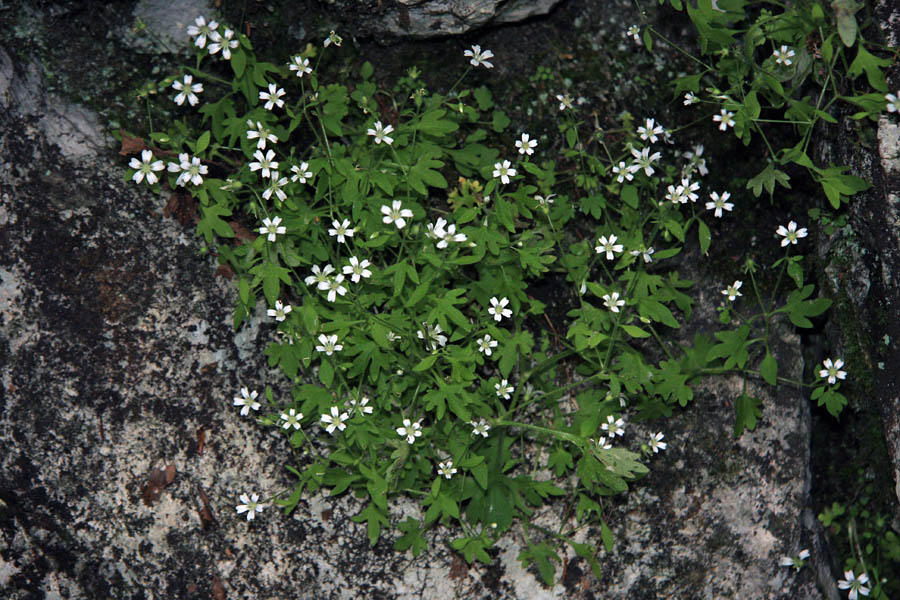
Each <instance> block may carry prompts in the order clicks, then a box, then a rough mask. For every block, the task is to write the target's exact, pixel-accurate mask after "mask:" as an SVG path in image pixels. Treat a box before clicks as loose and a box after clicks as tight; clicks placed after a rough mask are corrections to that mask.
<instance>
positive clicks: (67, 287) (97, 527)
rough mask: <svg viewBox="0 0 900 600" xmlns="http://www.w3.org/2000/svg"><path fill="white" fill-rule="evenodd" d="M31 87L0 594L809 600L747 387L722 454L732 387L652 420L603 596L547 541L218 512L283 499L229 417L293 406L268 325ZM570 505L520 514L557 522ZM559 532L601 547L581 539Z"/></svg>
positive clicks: (93, 133)
mask: <svg viewBox="0 0 900 600" xmlns="http://www.w3.org/2000/svg"><path fill="white" fill-rule="evenodd" d="M193 16H194V15H193V14H190V15H186V19H183V20H182V21H183V22H187V20H188V19H192V18H193ZM123 20H125V21H126V22H127V15H125V16H123ZM45 86H46V78H45V75H44V73H43V72H42V69H41V67H39V66H38V64H37V63H36V62H23V63H21V64H17V63H16V64H14V61H13V60H12V59H11V58H10V56H9V55H8V54H7V53H6V52H4V51H3V49H0V194H2V198H0V200H2V203H0V323H2V328H0V382H2V386H3V393H2V397H0V408H2V409H3V410H2V416H0V419H2V424H0V445H2V447H3V448H4V452H2V453H0V597H3V598H9V599H10V600H25V599H26V598H34V597H51V598H54V597H56V598H58V597H64V598H70V599H73V600H80V599H94V598H117V599H118V598H129V599H130V598H142V599H148V600H149V599H154V598H166V599H169V598H179V599H181V598H213V599H215V600H220V599H222V598H254V599H267V598H271V599H282V598H315V599H320V598H321V599H326V598H327V599H331V598H373V597H378V598H382V597H383V598H409V599H420V598H426V599H427V598H433V599H443V598H465V599H473V598H476V599H477V598H491V599H495V598H548V599H549V598H560V597H565V598H573V599H579V598H614V599H618V598H622V599H624V598H662V597H669V598H720V597H722V598H725V597H741V598H772V599H780V598H784V599H788V598H791V599H797V598H800V599H805V598H820V597H822V595H821V594H820V592H818V591H817V589H816V582H815V571H814V570H812V569H804V570H802V571H800V572H794V571H793V570H791V569H786V568H784V567H779V566H778V565H777V561H778V558H779V557H781V556H783V555H793V554H796V553H797V552H798V551H799V550H800V549H801V548H810V549H811V550H813V556H814V559H815V560H817V561H818V560H822V559H820V558H819V557H822V556H824V555H825V553H824V551H820V547H819V546H818V545H817V544H819V542H818V537H817V536H818V534H817V530H816V522H815V520H814V519H810V518H808V515H807V518H804V506H805V503H806V497H807V491H808V482H809V475H808V454H809V413H808V408H807V404H806V402H805V400H804V399H803V398H801V397H799V395H798V394H796V393H795V392H793V391H791V390H790V389H787V388H781V389H780V390H779V393H778V394H777V395H771V394H770V393H769V392H768V390H765V389H759V390H756V389H751V390H750V392H751V393H756V394H758V395H759V396H760V397H761V398H764V406H765V409H764V410H765V412H764V416H763V418H762V420H761V421H760V423H759V426H758V428H757V429H756V431H755V432H753V433H752V434H747V435H745V436H744V437H742V438H740V439H737V440H735V439H734V438H733V436H732V433H731V423H732V419H733V411H734V409H733V406H732V402H733V400H734V398H736V397H737V395H738V394H739V393H740V382H738V381H736V380H727V379H726V380H720V381H718V382H714V383H710V384H708V385H705V386H704V387H702V388H698V389H696V390H695V398H696V399H695V402H694V404H692V405H691V406H690V407H689V409H688V410H687V411H685V412H684V413H682V414H681V415H679V416H677V417H675V418H672V419H668V420H666V421H665V425H664V427H665V435H666V441H667V442H668V443H669V448H668V450H667V451H666V452H665V453H661V454H660V455H658V456H656V457H655V458H654V460H653V462H652V465H651V474H650V475H649V476H648V477H647V478H646V479H645V480H643V481H641V482H638V483H637V484H635V486H634V489H633V492H632V493H630V494H629V495H627V496H625V497H622V498H616V499H613V500H612V501H611V502H610V503H609V504H608V505H607V506H608V514H606V515H605V517H606V520H607V522H608V523H609V524H610V527H611V528H612V530H613V535H614V537H615V547H614V550H613V551H612V552H611V553H604V552H601V554H600V556H599V557H598V558H599V560H600V563H601V564H602V565H603V577H602V578H601V579H600V580H599V581H598V580H597V579H596V578H594V577H593V575H591V574H590V571H589V569H588V568H587V566H586V565H585V563H584V562H583V561H581V560H580V559H576V558H574V556H573V554H572V553H571V551H568V554H566V552H567V550H566V549H565V548H560V550H559V552H560V554H561V556H562V558H563V560H564V567H565V571H564V573H565V576H564V577H563V578H562V579H561V580H559V581H558V583H557V585H555V586H554V587H552V588H543V587H541V586H540V585H539V584H538V583H537V581H536V576H535V575H534V574H533V573H530V572H526V571H524V570H523V569H522V567H521V566H520V564H519V562H518V561H517V556H518V554H519V551H520V550H521V546H520V544H519V541H518V538H517V537H515V536H509V537H508V538H507V539H505V540H504V541H503V542H502V543H501V544H500V545H499V546H498V550H497V552H496V553H495V555H496V559H497V562H496V563H495V564H494V565H491V566H483V565H479V564H475V565H473V566H471V567H469V566H467V565H465V563H464V562H463V561H461V560H460V559H459V558H458V557H456V556H455V555H453V554H452V553H451V552H449V551H448V547H447V545H446V543H445V542H446V541H447V540H448V539H449V538H450V536H452V535H454V532H450V531H446V530H442V529H438V530H435V531H433V532H432V533H431V540H430V541H431V549H430V550H429V551H428V552H427V553H426V554H424V555H422V556H420V557H419V558H417V559H415V560H413V559H412V557H411V556H410V555H407V554H399V553H395V552H394V551H393V550H392V549H391V544H392V541H393V540H392V539H388V538H387V537H383V538H382V541H381V542H379V544H378V545H377V546H376V547H375V548H370V547H369V545H368V542H367V541H366V535H365V531H364V526H361V525H359V524H357V523H354V522H352V521H351V520H350V518H351V517H352V516H353V515H355V514H356V513H357V512H358V511H359V509H360V506H359V504H358V503H357V502H356V501H355V500H354V499H353V498H347V497H342V498H338V499H334V498H330V497H328V496H327V495H322V494H321V493H320V494H315V495H306V496H304V498H303V499H302V500H301V502H300V505H299V506H298V508H297V510H296V511H295V512H294V513H293V514H292V515H291V516H290V517H286V516H284V515H282V514H280V513H279V511H278V510H276V509H274V508H272V507H269V508H267V509H266V510H265V511H264V512H263V513H262V514H261V515H260V516H259V517H258V518H257V519H256V520H254V521H253V522H252V523H248V522H247V521H246V520H244V519H243V518H241V517H239V516H237V515H236V514H235V511H234V506H235V505H236V504H237V503H238V496H239V494H242V493H245V492H257V493H260V494H261V495H263V496H264V497H268V496H269V495H271V494H276V493H279V492H282V491H284V490H289V489H290V487H291V485H292V480H291V476H290V475H289V474H288V473H287V472H286V471H285V470H284V469H283V466H282V465H283V464H284V463H285V462H287V461H288V460H289V457H290V452H291V451H290V448H289V445H288V444H287V442H286V440H285V439H284V438H283V437H282V436H280V435H278V434H277V432H273V431H271V430H265V429H262V428H261V427H258V426H256V425H255V424H254V423H253V421H252V419H251V418H248V417H242V416H240V414H239V412H238V410H237V409H236V408H235V407H233V406H231V398H232V397H233V396H234V395H236V393H237V392H238V390H239V388H240V387H241V386H249V387H251V388H255V389H259V390H262V389H263V388H264V387H265V386H266V385H269V386H271V387H272V390H273V393H274V395H275V397H276V398H278V397H283V396H284V395H286V394H288V393H289V382H286V381H285V380H284V379H283V378H282V377H281V375H280V374H279V373H276V372H273V371H271V370H269V369H268V367H267V365H266V362H265V358H264V356H263V349H264V348H265V346H266V344H267V343H268V341H269V340H270V339H271V335H272V328H271V325H270V323H269V322H268V321H267V319H266V318H265V317H264V311H263V310H261V309H262V307H260V310H259V311H258V312H257V314H256V316H255V317H254V318H252V319H251V320H250V323H249V325H245V326H244V328H242V330H241V331H239V332H238V333H237V334H235V333H234V331H233V330H232V327H231V324H230V319H231V309H232V306H233V302H234V297H235V294H234V291H233V288H232V285H231V284H230V282H229V281H227V280H226V279H225V278H223V277H220V276H218V275H217V274H216V269H215V263H214V261H213V260H211V259H210V258H209V257H207V256H203V255H201V254H199V253H198V248H199V246H198V243H197V240H196V238H195V237H194V235H193V231H192V229H193V228H192V226H190V225H188V226H187V227H183V226H181V225H179V224H178V223H177V222H175V221H174V220H172V219H164V218H163V217H162V216H161V214H160V213H161V211H162V207H163V204H164V199H160V198H157V197H153V196H152V195H150V194H148V193H144V192H143V188H141V187H138V186H136V185H135V184H133V183H132V182H130V181H123V179H124V170H123V165H124V162H125V161H124V159H123V157H121V156H117V155H116V153H115V150H114V149H113V147H114V145H115V144H114V142H113V140H112V139H111V138H110V137H109V136H108V135H107V134H106V133H104V132H103V130H102V129H101V127H100V125H99V123H100V122H101V121H102V120H101V119H99V118H98V117H97V116H96V115H94V114H93V113H91V112H90V111H88V110H86V109H84V108H81V107H78V106H76V105H73V104H70V103H68V102H67V101H65V100H63V99H61V98H59V97H55V96H53V95H52V94H49V93H47V91H46V89H45ZM714 285H718V284H713V283H711V282H708V281H702V280H701V281H699V282H698V285H697V289H698V290H699V291H700V293H703V290H709V289H718V287H715V288H713V286H714ZM717 297H718V295H717ZM713 317H714V314H713V313H712V311H711V308H710V310H709V311H708V312H706V313H704V314H700V315H698V316H697V317H695V321H694V322H693V324H692V325H691V327H690V329H691V331H693V328H695V327H705V326H708V323H709V322H711V320H712V319H713ZM691 331H686V333H685V335H690V334H691ZM797 345H798V340H797V339H796V338H794V337H792V336H790V335H788V334H785V335H784V336H783V337H782V339H781V341H780V342H779V344H778V347H777V353H778V355H779V359H780V360H781V361H783V362H782V367H781V369H782V371H781V372H782V373H784V374H785V375H787V376H792V375H797V374H798V373H799V372H800V371H801V370H802V364H801V362H800V359H799V358H798V354H797ZM657 425H658V424H653V425H651V424H633V425H630V427H629V435H635V436H637V437H636V439H647V436H649V434H650V433H652V432H655V431H656V430H657V429H658V427H657ZM409 510H410V509H409V507H407V506H406V505H405V504H403V503H402V502H401V503H398V504H397V505H396V507H395V509H394V514H393V516H394V517H395V518H397V519H401V516H402V515H403V514H404V513H405V512H408V511H409ZM566 511H567V507H566V506H562V505H558V506H553V507H550V508H549V509H548V510H546V511H545V512H544V513H542V514H541V515H538V516H536V519H537V520H539V521H540V522H542V523H545V524H548V525H554V526H556V525H558V523H559V521H560V519H562V518H566V517H565V516H564V515H565V514H566ZM579 535H580V536H583V537H581V538H580V539H582V540H584V539H590V540H591V541H592V542H595V543H598V544H599V539H600V534H599V532H598V531H595V530H582V531H581V532H580V534H579ZM819 566H820V567H821V569H822V571H823V572H824V573H825V575H823V576H822V579H821V581H822V584H821V585H822V586H823V589H826V590H828V589H831V590H832V591H833V590H834V584H833V583H832V582H833V579H829V578H830V573H829V569H828V567H829V566H828V564H827V562H826V561H824V560H822V562H821V563H819ZM829 586H830V588H829ZM827 597H829V598H830V597H831V596H827Z"/></svg>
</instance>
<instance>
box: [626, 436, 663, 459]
mask: <svg viewBox="0 0 900 600" xmlns="http://www.w3.org/2000/svg"><path fill="white" fill-rule="evenodd" d="M620 435H621V434H620ZM664 437H665V436H664V435H663V434H662V433H661V432H660V433H654V434H653V435H651V436H650V448H651V449H652V450H653V454H656V453H657V452H659V451H660V450H665V449H666V446H667V444H666V443H665V442H664V441H662V439H663V438H664Z"/></svg>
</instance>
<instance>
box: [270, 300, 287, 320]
mask: <svg viewBox="0 0 900 600" xmlns="http://www.w3.org/2000/svg"><path fill="white" fill-rule="evenodd" d="M292 310H293V308H292V307H291V305H290V304H282V303H281V300H276V301H275V308H270V309H269V310H268V311H266V314H267V315H268V316H270V317H274V318H275V320H276V321H278V322H279V323H280V322H281V321H284V320H285V318H287V316H288V314H290V312H291V311H292Z"/></svg>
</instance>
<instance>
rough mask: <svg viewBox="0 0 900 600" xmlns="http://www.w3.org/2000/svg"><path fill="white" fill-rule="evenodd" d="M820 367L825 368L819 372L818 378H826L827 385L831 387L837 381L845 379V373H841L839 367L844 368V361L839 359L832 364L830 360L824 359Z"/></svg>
mask: <svg viewBox="0 0 900 600" xmlns="http://www.w3.org/2000/svg"><path fill="white" fill-rule="evenodd" d="M822 366H823V367H825V368H824V369H822V370H821V371H819V377H825V378H827V379H828V383H830V384H831V385H834V384H835V383H837V380H838V379H846V378H847V372H846V371H841V367H843V366H844V361H843V360H841V359H840V358H839V359H837V360H835V361H834V362H832V361H831V359H830V358H826V359H825V360H824V361H823V362H822Z"/></svg>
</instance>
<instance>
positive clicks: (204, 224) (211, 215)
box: [197, 204, 234, 244]
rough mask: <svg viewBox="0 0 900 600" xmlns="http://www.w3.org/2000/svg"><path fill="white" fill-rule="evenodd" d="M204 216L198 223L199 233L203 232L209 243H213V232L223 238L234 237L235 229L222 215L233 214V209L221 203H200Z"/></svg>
mask: <svg viewBox="0 0 900 600" xmlns="http://www.w3.org/2000/svg"><path fill="white" fill-rule="evenodd" d="M200 212H201V213H202V214H203V218H202V219H200V222H199V223H197V233H199V234H202V235H203V237H204V238H205V239H206V243H207V244H212V236H213V233H215V234H216V235H218V236H219V237H223V238H233V237H234V230H233V229H231V225H229V224H228V223H226V222H225V221H223V220H222V219H221V217H228V216H231V210H230V209H228V208H226V207H224V206H222V205H221V204H213V205H212V206H203V205H202V204H201V205H200Z"/></svg>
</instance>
